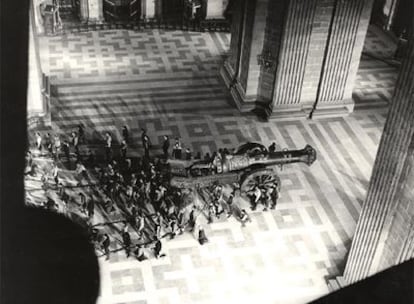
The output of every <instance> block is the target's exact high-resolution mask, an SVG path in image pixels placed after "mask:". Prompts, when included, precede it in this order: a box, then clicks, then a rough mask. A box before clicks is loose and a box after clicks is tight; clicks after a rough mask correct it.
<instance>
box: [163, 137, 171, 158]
mask: <svg viewBox="0 0 414 304" xmlns="http://www.w3.org/2000/svg"><path fill="white" fill-rule="evenodd" d="M169 148H170V139H169V137H168V135H164V142H163V144H162V151H163V152H164V158H165V159H167V158H168V149H169Z"/></svg>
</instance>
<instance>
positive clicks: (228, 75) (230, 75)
mask: <svg viewBox="0 0 414 304" xmlns="http://www.w3.org/2000/svg"><path fill="white" fill-rule="evenodd" d="M234 75H235V73H234V71H233V68H232V67H231V66H230V64H228V62H227V61H225V62H224V64H223V66H222V67H221V69H220V76H221V78H222V79H223V81H224V84H225V85H226V87H227V88H230V87H231V86H232V83H233V79H234Z"/></svg>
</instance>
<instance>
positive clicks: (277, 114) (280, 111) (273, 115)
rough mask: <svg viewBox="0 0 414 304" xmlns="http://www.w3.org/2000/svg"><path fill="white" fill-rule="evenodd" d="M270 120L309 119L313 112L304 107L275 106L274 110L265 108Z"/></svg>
mask: <svg viewBox="0 0 414 304" xmlns="http://www.w3.org/2000/svg"><path fill="white" fill-rule="evenodd" d="M265 111H266V114H267V117H268V120H289V119H307V118H309V113H310V111H311V108H310V107H304V106H303V105H290V106H286V105H283V106H282V105H279V106H277V105H275V106H273V109H272V108H270V107H267V108H265Z"/></svg>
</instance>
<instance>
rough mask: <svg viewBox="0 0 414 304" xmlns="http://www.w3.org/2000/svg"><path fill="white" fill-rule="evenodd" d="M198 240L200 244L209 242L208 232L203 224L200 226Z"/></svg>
mask: <svg viewBox="0 0 414 304" xmlns="http://www.w3.org/2000/svg"><path fill="white" fill-rule="evenodd" d="M198 242H199V243H200V245H204V244H205V243H208V238H207V236H206V232H205V231H204V228H203V226H201V225H200V226H199V227H198Z"/></svg>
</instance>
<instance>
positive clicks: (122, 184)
mask: <svg viewBox="0 0 414 304" xmlns="http://www.w3.org/2000/svg"><path fill="white" fill-rule="evenodd" d="M120 133H121V134H122V140H121V141H120V142H121V144H120V146H119V154H118V157H114V153H113V152H114V146H113V140H112V136H111V134H110V133H109V132H106V133H105V135H104V137H105V144H104V153H102V154H103V155H104V160H105V161H104V162H101V163H99V164H98V163H97V162H96V159H95V157H94V156H95V154H94V153H92V152H91V151H90V150H89V149H87V147H86V146H87V141H86V138H85V130H84V128H83V126H78V128H77V131H74V132H72V133H71V134H70V136H69V139H65V140H63V143H62V142H61V139H60V137H59V136H58V135H55V136H53V137H52V136H51V135H50V133H46V134H45V135H44V137H42V136H41V134H40V133H36V134H35V137H36V148H37V150H39V151H44V150H46V151H47V152H49V153H50V155H52V157H53V159H54V164H53V166H52V170H51V174H50V176H51V177H52V178H53V183H54V184H55V187H54V191H55V192H56V195H57V197H58V199H59V200H60V201H61V202H62V204H63V209H66V210H69V209H70V208H69V205H72V206H75V209H77V210H78V211H79V212H80V213H81V214H83V215H84V217H85V218H86V219H87V223H88V226H89V231H90V236H91V241H92V242H93V243H94V244H95V245H96V248H97V250H98V251H101V252H102V253H103V254H104V255H106V257H107V259H109V256H110V254H111V252H113V251H118V250H125V252H126V255H127V256H128V257H129V256H130V255H131V253H133V254H134V256H135V257H136V258H137V259H138V260H144V259H147V258H149V254H148V252H149V251H150V252H152V254H153V256H154V257H156V258H158V257H161V256H163V253H162V242H161V240H162V239H163V238H165V237H169V238H174V237H175V236H176V235H177V234H181V233H183V232H184V231H186V230H188V231H196V233H197V238H198V241H199V243H200V244H204V243H206V242H208V238H207V236H206V234H205V231H204V229H203V227H202V226H201V225H199V224H198V221H197V217H198V216H199V215H200V214H204V215H205V216H206V218H207V220H208V223H212V222H213V221H214V218H215V217H216V218H218V217H220V216H221V214H225V215H226V216H227V217H230V216H232V215H234V216H235V217H236V218H237V219H238V220H239V221H240V222H241V223H242V226H245V224H246V223H247V222H249V221H251V219H250V217H249V215H248V213H247V212H246V210H244V209H242V210H239V212H235V210H237V208H236V209H235V208H234V203H233V201H234V197H235V195H236V191H237V190H238V188H237V187H234V189H233V191H232V192H231V193H230V195H227V196H226V195H225V193H224V191H223V186H222V185H220V184H218V183H217V184H215V185H214V187H212V188H211V189H207V191H206V192H205V193H207V194H206V195H202V199H203V200H204V202H205V203H204V205H201V206H200V205H197V204H195V202H194V197H195V195H194V194H195V193H193V190H191V189H178V188H175V187H172V186H171V185H170V179H171V173H170V170H169V167H168V161H167V159H168V158H170V157H172V158H180V159H181V158H182V145H181V143H180V141H179V139H178V138H176V139H175V144H174V145H173V149H172V154H171V156H170V143H169V137H168V136H164V142H163V145H162V150H163V154H162V155H161V156H159V157H151V155H150V149H151V146H152V144H151V140H150V138H149V136H148V135H147V133H146V130H144V129H142V134H141V140H142V148H143V150H144V153H143V157H137V158H128V153H127V149H128V144H130V134H129V130H128V128H127V126H124V127H123V128H122V130H121V132H120ZM80 145H84V146H85V147H82V149H81V148H80ZM85 148H86V151H87V154H86V158H85V155H84V154H83V153H81V150H82V151H85ZM28 153H30V152H28ZM220 153H224V151H220ZM62 154H63V155H64V159H66V161H67V162H68V163H70V162H71V161H70V160H71V158H72V156H74V157H75V158H76V167H75V170H74V173H75V176H76V178H77V179H78V183H77V185H76V186H75V187H72V188H70V187H67V186H66V185H65V184H64V181H63V180H61V179H60V177H59V170H60V168H59V165H58V164H59V162H60V161H61V160H62ZM191 158H192V155H191V152H190V151H189V149H186V152H185V159H191ZM27 162H28V164H27V165H28V166H30V167H32V166H33V165H34V162H33V159H32V157H31V155H30V156H28V158H27ZM93 181H95V182H93ZM75 189H76V190H75ZM77 189H81V190H79V191H77ZM275 189H276V190H275V191H270V192H269V191H264V192H263V191H262V190H260V194H259V190H257V189H255V190H254V191H253V194H252V197H254V199H253V198H252V202H254V206H256V205H257V204H258V203H259V202H262V203H263V204H264V205H265V206H268V205H269V204H270V206H271V208H272V207H274V206H275V205H276V200H277V196H278V190H277V187H275ZM48 191H50V187H49V190H48ZM276 193H277V195H276ZM270 202H271V203H270ZM73 203H74V204H73ZM43 205H44V207H45V208H47V209H49V210H57V209H58V204H57V203H56V201H55V200H54V199H53V198H52V196H50V195H48V196H47V199H46V201H45V202H44V204H43ZM252 206H253V204H252ZM97 209H99V210H100V217H99V216H96V213H95V211H96V210H97ZM252 209H253V208H252ZM98 218H99V219H102V220H104V221H103V222H99V221H98V222H97V219H98ZM120 226H122V227H120ZM116 243H119V244H121V247H119V246H118V247H117V248H115V249H114V245H115V244H116Z"/></svg>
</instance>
